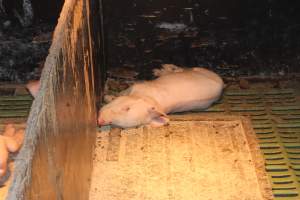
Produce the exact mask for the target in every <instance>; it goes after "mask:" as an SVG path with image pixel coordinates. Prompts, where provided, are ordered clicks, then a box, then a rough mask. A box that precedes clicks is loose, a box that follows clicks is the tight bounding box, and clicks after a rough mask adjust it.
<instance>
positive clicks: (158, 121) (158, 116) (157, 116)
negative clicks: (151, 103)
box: [149, 107, 170, 127]
mask: <svg viewBox="0 0 300 200" xmlns="http://www.w3.org/2000/svg"><path fill="white" fill-rule="evenodd" d="M149 113H150V114H151V122H150V125H151V126H154V127H158V126H163V125H166V124H168V123H169V121H170V120H169V118H168V116H167V115H166V113H164V112H163V111H160V110H158V109H157V108H155V107H151V108H150V109H149Z"/></svg>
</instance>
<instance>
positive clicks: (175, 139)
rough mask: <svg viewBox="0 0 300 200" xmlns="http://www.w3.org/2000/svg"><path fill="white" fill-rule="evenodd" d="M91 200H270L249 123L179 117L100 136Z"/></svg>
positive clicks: (97, 144) (233, 119)
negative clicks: (164, 123) (167, 122)
mask: <svg viewBox="0 0 300 200" xmlns="http://www.w3.org/2000/svg"><path fill="white" fill-rule="evenodd" d="M96 146H97V148H96V151H95V152H96V153H95V158H94V169H93V172H92V184H91V190H90V200H97V199H111V200H126V199H130V200H132V199H153V200H167V199H168V200H169V199H178V200H186V199H211V200H214V199H215V200H219V199H223V200H227V199H234V200H237V199H239V200H243V199H245V200H246V199H247V200H259V199H272V198H273V197H272V192H271V187H270V184H269V182H268V179H267V176H266V173H265V171H264V162H263V159H262V157H261V155H260V152H259V149H258V144H257V142H256V139H255V134H254V133H253V131H252V129H251V126H250V124H249V121H248V120H247V119H245V118H236V117H225V118H224V117H222V118H216V117H212V118H211V117H209V118H208V117H198V116H197V115H191V116H176V117H174V118H173V121H172V122H171V124H170V126H167V127H162V128H148V127H140V128H136V129H135V128H134V129H128V130H123V131H121V130H120V129H112V130H111V131H109V130H108V131H102V132H99V133H98V137H97V143H96Z"/></svg>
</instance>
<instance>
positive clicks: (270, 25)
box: [103, 0, 300, 79]
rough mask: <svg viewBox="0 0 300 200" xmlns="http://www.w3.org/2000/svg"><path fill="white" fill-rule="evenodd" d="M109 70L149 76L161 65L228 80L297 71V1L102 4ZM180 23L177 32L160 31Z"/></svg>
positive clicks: (299, 49) (299, 17)
mask: <svg viewBox="0 0 300 200" xmlns="http://www.w3.org/2000/svg"><path fill="white" fill-rule="evenodd" d="M103 5H104V19H105V20H104V21H105V28H106V33H107V43H106V46H107V50H108V56H107V58H108V66H109V67H124V66H125V67H129V68H134V69H136V70H138V71H139V72H140V78H146V79H147V78H151V70H152V69H153V68H154V67H158V66H159V65H160V64H161V63H174V64H176V65H183V66H205V67H208V68H212V69H214V70H215V71H218V72H219V73H220V74H223V75H227V76H238V75H246V76H248V75H261V76H264V75H271V74H273V75H274V74H275V75H285V74H287V73H294V72H299V71H300V69H299V64H300V37H299V35H300V12H299V10H300V2H299V1H284V0H243V1H241V0H227V1H221V0H201V1H199V0H198V1H196V0H163V1H162V0H145V1H138V0H129V1H118V0H110V1H108V0H103ZM163 23H165V25H166V23H169V24H167V25H172V24H173V25H174V23H179V24H180V26H183V28H182V29H177V30H176V29H164V28H159V27H161V26H162V25H163Z"/></svg>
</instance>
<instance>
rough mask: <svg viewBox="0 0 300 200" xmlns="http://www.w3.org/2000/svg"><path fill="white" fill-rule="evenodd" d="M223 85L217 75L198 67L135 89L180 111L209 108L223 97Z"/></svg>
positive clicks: (164, 106)
mask: <svg viewBox="0 0 300 200" xmlns="http://www.w3.org/2000/svg"><path fill="white" fill-rule="evenodd" d="M223 87H224V84H223V81H222V79H221V78H220V77H219V76H218V75H217V74H215V73H213V72H211V71H208V70H206V69H204V68H196V70H195V69H193V70H187V71H184V72H177V73H172V74H168V75H165V76H161V77H160V78H158V79H156V80H154V81H150V82H146V83H142V84H139V85H137V86H136V87H135V88H133V91H132V92H133V93H136V94H140V95H146V96H149V97H151V98H153V99H155V100H156V101H157V102H158V103H160V104H161V106H162V107H163V108H165V111H166V112H179V111H186V110H192V109H198V108H205V107H208V106H209V105H210V104H211V103H212V102H213V101H215V100H217V99H218V98H219V96H220V95H221V92H222V90H223Z"/></svg>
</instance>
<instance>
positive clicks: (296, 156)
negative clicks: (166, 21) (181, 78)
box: [0, 89, 300, 199]
mask: <svg viewBox="0 0 300 200" xmlns="http://www.w3.org/2000/svg"><path fill="white" fill-rule="evenodd" d="M13 94H14V95H7V94H5V93H3V91H2V92H1V90H0V124H1V122H2V121H5V120H7V119H18V118H19V119H21V121H22V119H24V118H25V119H26V117H27V116H28V112H29V109H30V106H31V103H32V97H31V96H30V95H24V94H22V95H18V94H15V93H13ZM207 112H213V113H227V114H236V115H238V114H240V115H245V116H249V117H250V118H251V119H252V122H253V127H254V129H255V131H256V133H257V137H258V138H259V141H260V147H261V150H262V152H263V154H264V157H265V160H266V170H267V172H268V174H269V176H270V179H271V182H272V187H273V192H274V195H275V197H276V199H300V196H299V193H300V105H299V104H297V102H296V98H295V93H294V90H289V89H286V90H271V91H254V90H253V91H249V90H229V91H226V92H225V94H224V98H223V99H222V101H220V102H219V103H218V104H216V105H214V106H213V107H211V108H210V109H209V110H208V111H207Z"/></svg>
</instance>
